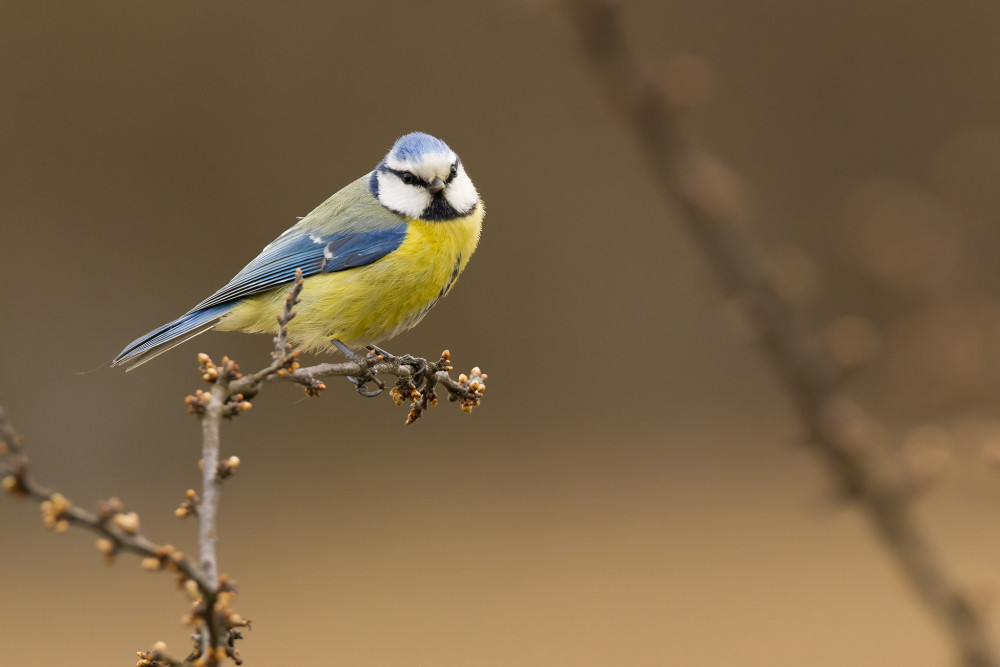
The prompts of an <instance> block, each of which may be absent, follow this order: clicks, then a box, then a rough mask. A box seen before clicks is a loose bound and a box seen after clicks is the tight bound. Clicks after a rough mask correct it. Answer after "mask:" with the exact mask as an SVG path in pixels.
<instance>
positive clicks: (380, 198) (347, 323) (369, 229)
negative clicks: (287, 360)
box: [111, 132, 485, 370]
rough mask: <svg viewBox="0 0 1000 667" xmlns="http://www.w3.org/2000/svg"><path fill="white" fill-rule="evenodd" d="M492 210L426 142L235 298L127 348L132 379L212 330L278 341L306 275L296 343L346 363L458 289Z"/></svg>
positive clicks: (344, 198)
mask: <svg viewBox="0 0 1000 667" xmlns="http://www.w3.org/2000/svg"><path fill="white" fill-rule="evenodd" d="M484 215H485V209H484V205H483V202H482V199H481V197H480V195H479V192H478V191H477V190H476V187H475V186H474V185H473V184H472V180H471V179H470V178H469V175H468V174H467V173H466V170H465V166H464V165H463V163H462V161H461V159H459V157H458V155H457V154H456V153H455V151H453V150H452V149H451V148H450V147H449V146H448V144H446V143H445V142H444V141H442V140H441V139H438V138H436V137H434V136H431V135H429V134H425V133H423V132H411V133H409V134H406V135H404V136H402V137H400V138H399V139H397V140H396V142H395V143H394V144H393V145H392V148H390V149H389V151H388V153H386V154H385V156H384V157H383V158H382V160H381V161H380V162H379V163H378V165H376V167H375V168H374V169H373V170H372V171H370V172H369V173H367V174H365V175H364V176H362V177H360V178H358V179H357V180H355V181H354V182H352V183H350V184H348V185H347V186H345V187H344V188H342V189H341V190H339V191H338V192H336V193H335V194H333V195H332V196H331V197H330V198H329V199H327V200H326V201H324V202H323V203H322V204H320V205H319V206H317V207H316V208H315V209H314V210H313V211H312V212H311V213H309V214H308V215H307V216H305V217H304V218H302V219H301V220H299V221H298V222H297V223H296V224H295V225H293V226H292V227H290V228H289V229H288V230H286V231H285V232H284V233H282V234H281V235H280V236H278V238H276V239H275V240H274V241H272V242H271V243H270V244H268V245H267V246H266V247H265V248H264V249H263V250H262V251H261V253H260V254H259V255H257V257H256V258H254V259H253V260H252V261H251V262H250V263H249V264H247V265H246V266H245V267H243V269H242V270H241V271H240V272H239V273H237V274H236V275H235V276H233V278H232V280H230V281H229V282H228V283H227V284H226V285H225V286H223V287H222V288H221V289H219V290H218V291H216V292H215V293H214V294H212V295H211V296H209V297H208V298H207V299H205V300H204V301H202V302H201V303H199V304H198V305H196V306H195V307H194V308H192V309H191V310H189V311H188V312H186V313H184V314H183V315H181V316H180V317H178V318H177V319H175V320H173V321H172V322H168V323H167V324H164V325H163V326H160V327H158V328H156V329H153V330H152V331H150V332H149V333H147V334H146V335H144V336H140V337H139V338H137V339H136V340H134V341H132V342H131V343H129V345H127V346H126V347H125V349H124V350H122V351H121V353H120V354H119V355H118V356H117V357H115V359H114V360H113V361H112V363H111V365H112V366H124V367H125V369H126V370H132V369H134V368H136V367H138V366H141V365H142V364H144V363H146V362H147V361H149V360H150V359H152V358H154V357H156V356H158V355H160V354H162V353H164V352H166V351H167V350H170V349H171V348H173V347H176V346H177V345H180V344H182V343H184V342H186V341H188V340H190V339H191V338H194V337H195V336H197V335H199V334H201V333H204V332H205V331H208V330H210V329H215V330H218V331H243V332H248V333H274V332H276V331H277V329H278V324H277V316H278V315H279V314H280V313H281V312H282V309H283V307H284V302H285V299H286V296H287V293H288V289H289V287H290V286H291V284H292V282H293V281H294V280H295V275H296V270H297V269H300V270H301V271H302V275H303V277H304V284H303V290H302V293H301V295H300V297H299V298H300V299H301V303H300V304H299V307H298V309H297V312H298V314H297V316H296V318H295V321H294V324H293V325H292V326H291V327H289V339H290V340H291V341H293V342H294V343H295V344H296V346H298V347H299V348H300V349H302V350H304V351H320V350H329V349H330V346H331V344H332V345H333V346H335V347H337V348H338V349H340V350H341V351H343V352H345V354H349V353H350V350H351V349H352V348H355V347H357V346H360V345H365V344H374V343H377V342H380V341H385V340H388V339H389V338H392V337H393V336H395V335H397V334H399V333H401V332H403V331H405V330H407V329H409V328H411V327H413V326H414V325H416V324H417V323H418V322H420V320H421V319H423V317H424V316H425V315H426V314H427V311H429V310H430V308H431V307H432V306H433V305H434V304H435V303H437V302H438V301H439V300H440V299H441V298H442V297H444V296H445V295H447V294H448V292H449V291H450V290H451V289H452V287H454V285H455V281H456V280H458V277H459V275H460V274H461V273H462V271H463V270H464V269H465V267H466V264H468V262H469V258H470V257H471V256H472V253H473V252H474V251H475V250H476V247H477V245H478V244H479V237H480V234H481V232H482V225H483V218H484Z"/></svg>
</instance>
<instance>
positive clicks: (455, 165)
mask: <svg viewBox="0 0 1000 667" xmlns="http://www.w3.org/2000/svg"><path fill="white" fill-rule="evenodd" d="M457 173H458V165H457V164H453V165H451V175H452V177H453V178H454V176H455V174H457Z"/></svg>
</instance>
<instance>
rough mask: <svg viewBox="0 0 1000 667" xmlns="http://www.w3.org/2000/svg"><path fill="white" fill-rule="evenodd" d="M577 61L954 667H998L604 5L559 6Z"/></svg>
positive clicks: (676, 116)
mask: <svg viewBox="0 0 1000 667" xmlns="http://www.w3.org/2000/svg"><path fill="white" fill-rule="evenodd" d="M563 6H564V8H565V10H566V13H567V14H568V16H569V17H570V19H571V22H572V25H573V27H574V28H575V31H576V33H577V36H578V38H579V41H580V45H581V47H582V54H583V57H584V59H585V60H586V62H587V65H588V66H589V68H590V70H591V72H592V74H593V75H594V77H595V79H596V80H597V82H598V84H599V85H600V87H601V89H602V92H603V94H604V97H605V99H606V101H607V102H608V104H609V105H610V106H611V108H612V109H614V110H615V111H616V112H617V113H618V114H620V115H621V116H622V118H623V120H624V121H625V123H626V125H627V127H628V128H629V129H630V130H631V132H632V135H633V138H634V139H635V140H636V142H637V145H638V147H639V150H640V152H641V154H642V156H643V158H644V159H645V161H646V165H647V167H648V168H649V172H650V176H651V177H652V178H653V180H654V181H655V183H656V185H657V186H658V187H659V189H660V191H661V193H662V194H663V196H664V197H665V198H666V199H667V200H669V201H670V202H672V203H674V204H675V205H676V206H677V207H678V208H679V209H680V212H681V213H682V215H681V216H680V219H681V220H682V222H683V223H684V224H685V226H686V228H687V230H688V232H689V233H690V234H691V235H692V236H693V237H694V239H695V240H696V241H697V243H698V244H699V246H700V247H701V249H702V251H703V252H704V253H705V254H706V255H707V257H708V258H709V260H710V262H711V265H712V267H713V269H714V271H715V272H716V274H718V276H719V277H720V278H721V279H722V282H723V284H724V285H726V287H727V288H728V289H729V290H731V292H732V293H734V294H735V295H738V296H740V297H741V298H742V301H743V302H744V303H745V304H746V305H747V307H748V315H749V317H750V319H751V322H752V324H753V326H754V328H755V331H756V333H757V334H758V337H759V340H760V343H761V345H762V346H763V348H764V349H765V351H766V352H767V354H768V355H769V357H770V359H771V362H772V364H773V366H774V368H775V370H776V371H777V373H778V374H779V376H780V377H781V379H782V380H783V381H784V383H785V385H786V388H787V389H788V391H789V393H790V394H791V396H792V397H793V399H794V400H795V403H796V407H797V409H798V413H799V417H800V419H801V420H802V423H803V424H804V426H805V428H806V430H807V431H808V434H809V439H810V441H811V442H812V443H813V444H815V446H816V448H817V451H818V452H819V453H820V454H821V455H822V456H823V457H824V459H825V460H826V461H827V463H828V464H829V468H830V470H831V473H832V474H833V475H834V476H835V478H836V479H837V480H838V481H839V482H840V484H841V486H842V487H843V489H844V490H845V492H846V493H847V494H848V495H849V497H851V498H853V499H854V500H856V501H857V502H858V504H859V506H860V507H861V508H862V509H863V510H864V511H865V513H866V514H867V516H868V518H869V520H870V521H871V523H872V525H873V526H874V528H875V530H876V532H877V534H878V535H879V536H880V537H881V539H882V541H883V544H884V545H885V546H886V548H887V549H888V550H889V551H890V553H891V554H892V555H893V557H894V558H895V559H896V561H897V562H898V563H899V564H900V566H901V569H902V571H903V572H904V574H905V575H906V576H907V578H908V579H909V581H910V582H911V583H912V584H913V587H914V589H915V590H916V592H917V593H918V594H919V596H920V598H921V600H922V601H923V602H924V604H925V606H926V607H927V608H928V610H929V611H930V612H931V613H932V614H933V615H934V616H935V617H936V618H937V619H938V620H939V621H940V623H941V626H942V628H944V630H945V631H946V632H947V634H948V636H949V638H950V640H951V643H952V644H953V646H954V648H955V651H956V652H957V654H958V655H959V656H960V659H961V661H962V664H964V665H966V666H968V667H988V666H992V665H997V659H996V657H995V653H994V649H993V648H992V646H991V644H990V641H989V640H988V638H987V636H986V632H985V630H984V628H983V624H982V620H981V619H980V618H979V616H978V615H977V613H976V612H975V610H974V609H973V607H972V606H971V605H970V604H969V602H968V601H967V600H966V599H965V598H964V597H963V596H962V595H961V593H960V592H959V590H958V589H957V588H956V587H955V585H954V584H953V583H952V582H951V581H950V580H949V579H948V577H946V576H945V574H944V570H943V568H942V567H941V565H940V562H939V559H938V556H937V554H936V553H935V550H934V549H933V548H932V546H931V544H930V542H929V541H928V539H927V538H926V537H925V536H924V534H923V533H922V532H921V531H920V529H919V528H918V526H917V524H916V521H915V519H914V517H913V512H912V510H911V500H912V498H913V495H914V489H913V485H912V484H911V483H910V481H909V480H908V479H907V478H906V476H905V474H904V473H903V471H902V470H901V468H900V465H899V462H898V461H897V460H896V459H895V457H894V456H892V454H891V452H889V451H888V450H887V449H886V448H885V447H882V446H880V445H879V444H878V443H876V442H873V441H872V440H871V439H870V438H867V437H866V436H865V435H864V426H865V425H866V424H867V423H868V419H867V417H866V415H865V411H864V410H863V409H862V407H861V406H860V405H859V404H858V403H857V402H856V401H855V400H854V399H853V398H851V397H849V396H848V395H846V394H845V393H844V391H843V390H842V388H841V386H840V378H839V376H838V373H837V372H836V369H835V368H834V367H833V365H832V364H830V363H829V362H828V360H827V358H826V356H825V355H824V354H823V353H822V352H821V351H820V350H818V349H817V348H816V347H815V346H814V345H813V344H812V343H811V340H812V338H811V337H810V336H808V335H807V334H806V333H805V331H804V330H803V329H802V327H801V325H800V323H799V320H798V318H797V317H796V315H795V313H794V312H793V310H792V308H791V307H790V306H789V305H788V304H787V303H786V302H785V301H784V300H783V299H782V298H781V297H780V296H779V295H778V293H777V292H776V291H775V290H774V289H773V288H772V286H771V284H770V283H769V281H768V280H767V278H766V276H765V273H764V271H763V268H762V262H761V260H760V257H759V256H758V253H757V251H756V249H755V247H754V245H753V244H752V243H750V242H749V241H748V239H747V238H746V236H745V232H744V231H743V230H744V229H745V222H746V219H747V214H746V211H745V209H744V207H743V205H742V202H741V201H740V197H739V196H738V190H739V179H738V177H737V176H736V175H735V174H734V173H733V172H732V171H731V170H730V169H729V168H727V167H726V166H725V165H723V164H722V163H721V162H719V161H718V160H717V159H716V158H715V157H713V156H711V155H710V154H708V153H707V152H706V151H705V150H704V149H703V148H702V147H701V146H700V145H698V143H697V141H696V139H695V138H694V136H693V135H692V134H691V133H690V132H689V130H688V128H687V127H686V126H685V125H684V124H683V122H682V118H681V110H680V109H679V108H677V107H676V106H674V105H673V104H672V103H671V101H670V100H669V98H668V97H667V96H666V95H664V93H663V92H662V91H661V90H660V88H659V87H658V86H657V85H656V84H655V83H654V82H653V81H651V80H650V79H649V78H648V77H647V76H646V74H645V72H644V70H643V68H642V67H641V66H640V63H639V62H638V60H637V59H636V57H635V55H634V53H633V52H632V50H631V48H630V46H629V44H628V39H627V37H626V36H625V33H624V30H623V28H622V16H621V10H620V8H619V6H618V4H617V3H613V2H610V1H608V0H567V1H566V2H564V3H563Z"/></svg>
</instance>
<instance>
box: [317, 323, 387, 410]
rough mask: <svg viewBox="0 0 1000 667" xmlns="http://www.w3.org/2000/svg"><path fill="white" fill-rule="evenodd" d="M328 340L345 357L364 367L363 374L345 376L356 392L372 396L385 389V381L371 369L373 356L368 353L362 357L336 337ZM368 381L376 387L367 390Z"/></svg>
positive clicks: (374, 359)
mask: <svg viewBox="0 0 1000 667" xmlns="http://www.w3.org/2000/svg"><path fill="white" fill-rule="evenodd" d="M330 342H331V343H333V346H334V347H336V348H337V349H338V350H340V351H341V352H342V353H343V354H344V356H345V357H347V358H348V359H349V360H350V361H353V362H354V363H356V364H357V365H358V366H360V367H361V368H363V369H364V371H365V373H364V375H356V376H348V377H347V379H348V380H350V381H351V384H353V385H354V386H355V388H356V389H357V390H358V393H359V394H361V395H362V396H364V397H365V398H373V397H375V396H378V395H379V394H381V393H382V391H383V390H384V389H385V383H384V382H382V381H381V380H379V379H378V377H377V376H376V375H375V374H374V373H373V372H372V370H371V366H372V364H373V363H375V361H376V358H375V356H374V355H372V354H369V355H366V356H364V357H362V356H361V355H360V354H357V353H355V352H354V350H352V349H351V348H349V347H347V346H346V345H344V343H343V342H341V341H340V340H338V339H336V338H333V339H331V340H330ZM369 382H374V383H375V386H376V387H377V389H375V390H373V391H368V389H367V388H366V387H367V385H368V383H369Z"/></svg>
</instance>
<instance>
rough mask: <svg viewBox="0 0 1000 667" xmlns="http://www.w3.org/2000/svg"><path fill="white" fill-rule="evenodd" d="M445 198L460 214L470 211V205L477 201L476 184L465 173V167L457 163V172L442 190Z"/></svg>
mask: <svg viewBox="0 0 1000 667" xmlns="http://www.w3.org/2000/svg"><path fill="white" fill-rule="evenodd" d="M444 196H445V199H447V200H448V203H449V204H451V206H452V208H454V209H455V210H456V211H458V212H459V213H461V214H466V213H469V212H471V211H472V207H473V206H475V205H476V202H478V201H479V193H478V192H476V186H474V185H473V184H472V179H470V178H469V175H468V174H466V173H465V167H463V166H462V165H458V173H457V174H455V178H454V179H452V181H451V183H449V184H448V187H446V188H445V190H444Z"/></svg>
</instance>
